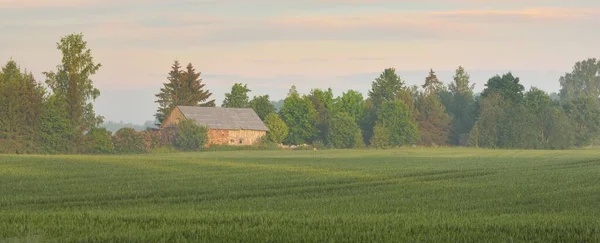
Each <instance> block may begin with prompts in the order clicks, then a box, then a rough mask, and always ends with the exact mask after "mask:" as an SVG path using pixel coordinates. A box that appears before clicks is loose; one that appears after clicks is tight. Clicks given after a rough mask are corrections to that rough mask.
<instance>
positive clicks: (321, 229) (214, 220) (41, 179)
mask: <svg viewBox="0 0 600 243" xmlns="http://www.w3.org/2000/svg"><path fill="white" fill-rule="evenodd" d="M57 241H58V242H78V241H84V242H415V241H416V242H600V152H599V151H594V150H577V151H516V150H512V151H511V150H477V149H462V148H455V149H420V148H410V149H398V150H385V151H381V150H332V151H229V152H202V153H176V154H159V155H154V154H153V155H136V156H7V155H0V242H57Z"/></svg>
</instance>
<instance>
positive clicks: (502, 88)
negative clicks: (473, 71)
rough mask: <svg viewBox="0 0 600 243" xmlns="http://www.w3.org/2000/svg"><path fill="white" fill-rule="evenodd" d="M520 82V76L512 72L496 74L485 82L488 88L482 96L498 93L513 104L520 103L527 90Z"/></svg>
mask: <svg viewBox="0 0 600 243" xmlns="http://www.w3.org/2000/svg"><path fill="white" fill-rule="evenodd" d="M519 82H520V80H519V78H517V77H514V76H513V74H512V73H510V72H509V73H506V74H503V75H502V76H500V75H496V76H494V77H492V78H490V79H489V80H488V82H487V83H486V84H485V87H486V88H485V89H484V90H483V92H482V93H481V97H483V98H486V97H488V96H490V95H491V94H494V93H497V94H500V95H501V96H502V97H503V98H504V99H506V100H508V101H510V102H511V103H512V104H519V103H520V102H521V101H522V100H523V91H524V90H525V87H523V85H521V84H520V83H519Z"/></svg>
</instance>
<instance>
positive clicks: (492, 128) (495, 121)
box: [470, 93, 510, 148]
mask: <svg viewBox="0 0 600 243" xmlns="http://www.w3.org/2000/svg"><path fill="white" fill-rule="evenodd" d="M509 106H510V104H508V103H507V101H506V100H505V99H504V98H503V97H502V96H501V95H500V94H498V93H494V94H490V95H489V96H488V97H486V98H484V99H483V100H482V101H481V108H480V109H481V111H482V112H481V115H480V117H479V119H478V120H477V122H476V123H475V127H474V128H473V130H472V131H471V135H470V138H471V145H473V146H475V147H485V148H496V147H498V134H499V132H500V127H499V121H501V120H502V118H503V117H505V114H504V112H505V111H506V108H507V107H509Z"/></svg>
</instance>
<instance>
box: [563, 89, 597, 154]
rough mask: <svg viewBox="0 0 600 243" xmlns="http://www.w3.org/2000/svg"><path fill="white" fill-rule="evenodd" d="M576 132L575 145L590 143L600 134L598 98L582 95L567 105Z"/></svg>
mask: <svg viewBox="0 0 600 243" xmlns="http://www.w3.org/2000/svg"><path fill="white" fill-rule="evenodd" d="M565 111H566V113H567V115H568V117H569V118H570V119H571V126H572V127H573V132H574V134H575V146H578V147H582V146H588V145H590V144H591V143H592V142H593V141H594V139H596V138H598V136H600V104H599V101H598V99H597V98H592V97H585V96H581V97H578V98H575V99H573V100H572V101H571V102H569V103H567V104H566V105H565Z"/></svg>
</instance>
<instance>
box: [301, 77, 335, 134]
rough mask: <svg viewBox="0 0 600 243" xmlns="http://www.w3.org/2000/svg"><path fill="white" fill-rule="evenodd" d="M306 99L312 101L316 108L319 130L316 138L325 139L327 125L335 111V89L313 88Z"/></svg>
mask: <svg viewBox="0 0 600 243" xmlns="http://www.w3.org/2000/svg"><path fill="white" fill-rule="evenodd" d="M305 99H308V100H309V101H310V103H311V104H312V106H313V108H314V110H315V115H316V117H315V119H316V127H317V129H318V130H319V134H318V135H317V136H316V138H314V139H320V140H325V137H326V136H327V125H328V124H329V119H330V116H331V114H332V113H333V91H332V90H331V88H329V89H327V91H323V90H321V89H313V90H311V92H310V94H308V95H307V96H305Z"/></svg>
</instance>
